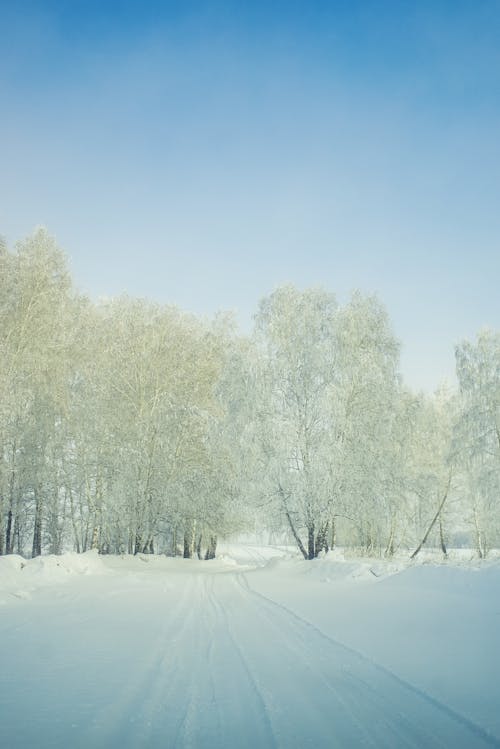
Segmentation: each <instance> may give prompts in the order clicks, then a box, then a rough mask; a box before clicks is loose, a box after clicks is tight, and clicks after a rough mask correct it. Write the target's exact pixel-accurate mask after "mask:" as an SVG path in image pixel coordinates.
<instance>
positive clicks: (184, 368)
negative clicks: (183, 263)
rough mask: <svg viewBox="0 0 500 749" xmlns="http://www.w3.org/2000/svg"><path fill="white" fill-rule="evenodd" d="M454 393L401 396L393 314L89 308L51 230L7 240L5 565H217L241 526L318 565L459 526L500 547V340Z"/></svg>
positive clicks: (446, 533) (278, 305) (3, 317)
mask: <svg viewBox="0 0 500 749" xmlns="http://www.w3.org/2000/svg"><path fill="white" fill-rule="evenodd" d="M456 357H457V375H458V380H459V385H460V392H459V393H457V394H453V393H448V392H446V391H445V390H442V391H441V392H439V393H437V394H436V395H435V396H432V397H428V396H426V397H424V396H423V395H415V394H413V393H411V392H410V391H409V390H408V389H407V388H405V387H404V385H403V383H402V382H401V377H400V375H399V370H398V366H399V364H398V360H399V345H398V342H397V341H396V340H395V338H394V335H393V333H392V331H391V328H390V324H389V321H388V319H387V314H386V312H385V310H384V308H383V306H382V305H381V304H380V302H379V301H378V300H377V299H376V298H375V297H372V296H365V295H362V294H360V293H355V294H353V295H352V297H351V299H350V300H349V301H348V302H347V303H346V304H345V305H342V306H341V305H339V304H338V303H337V301H336V299H335V297H334V296H333V295H332V294H331V293H329V292H327V291H324V290H321V289H308V290H305V291H299V290H298V289H297V288H295V287H293V286H290V285H288V286H283V287H281V288H278V289H276V290H275V291H274V292H273V293H272V294H270V295H269V296H268V297H266V298H264V299H263V300H262V301H261V302H260V305H259V308H258V311H257V314H256V326H255V332H254V334H253V335H252V336H250V337H245V336H243V335H241V334H240V333H238V331H237V329H236V327H235V325H234V322H233V321H232V319H231V318H230V317H228V316H220V317H218V318H216V319H215V320H214V321H213V322H211V323H207V322H202V321H201V320H199V319H198V318H196V317H194V316H193V315H189V314H186V313H184V312H181V311H180V310H178V309H177V308H175V307H172V306H165V305H159V304H154V303H152V302H148V301H145V300H137V299H132V298H129V297H125V296H124V297H120V298H118V299H114V300H110V301H102V302H97V303H96V302H92V301H90V300H89V299H87V298H85V297H83V296H81V295H79V294H78V293H77V292H76V291H75V289H74V287H73V285H72V282H71V279H70V276H69V273H68V270H67V266H66V260H65V257H64V254H63V253H62V252H61V251H60V250H59V249H58V247H57V245H56V244H55V242H54V240H53V239H52V238H51V237H50V235H49V234H48V233H47V232H46V231H45V230H44V229H38V230H36V231H35V232H34V233H33V234H32V235H31V236H30V237H28V238H27V239H26V240H25V241H23V242H21V243H19V244H18V245H17V246H16V247H15V248H14V250H13V251H10V250H9V249H8V248H7V247H6V245H5V243H4V242H2V241H0V554H6V553H7V554H8V553H12V552H17V553H23V554H32V555H33V556H36V555H38V554H41V553H42V552H44V551H46V552H52V553H60V552H61V551H62V550H63V549H66V548H74V549H76V550H77V551H85V550H86V549H90V548H96V549H99V550H100V551H101V552H129V553H149V552H152V551H164V552H166V553H169V554H182V555H184V556H185V557H191V556H195V555H196V556H198V557H199V558H212V557H213V556H214V555H215V550H216V546H217V540H218V538H219V537H220V536H227V535H229V534H231V533H235V532H238V531H241V530H244V529H246V528H251V527H254V525H255V524H258V525H259V526H260V527H265V526H267V527H269V528H272V529H273V530H278V529H283V530H285V531H286V532H288V534H289V536H290V538H291V539H293V540H294V542H295V543H296V545H297V547H298V549H300V551H301V553H302V554H303V556H304V557H305V558H306V559H312V558H314V557H315V556H317V555H318V554H319V553H321V552H323V551H326V550H328V549H329V548H331V547H332V546H334V545H335V543H336V541H337V539H339V541H340V542H341V543H343V544H345V545H350V546H352V547H355V548H357V549H359V550H361V551H363V552H364V553H369V554H387V555H390V554H392V553H394V552H395V551H396V550H397V549H398V548H401V547H402V548H412V549H416V550H418V548H419V547H420V546H421V545H422V544H423V543H425V542H432V543H434V544H436V543H437V544H440V545H441V547H442V549H443V551H444V552H445V551H446V547H447V543H448V539H449V537H450V535H451V534H452V532H453V531H454V530H459V531H460V532H462V533H466V532H470V533H471V534H472V536H473V538H474V542H475V545H476V548H477V551H478V553H479V554H480V555H481V556H484V555H486V554H487V552H488V549H489V548H491V546H492V545H494V544H495V543H498V540H499V536H500V511H499V509H498V508H499V502H498V498H499V492H500V337H499V334H498V333H493V332H484V333H481V334H480V335H479V336H478V338H477V341H476V342H474V343H470V342H464V343H462V344H460V346H458V347H457V349H456Z"/></svg>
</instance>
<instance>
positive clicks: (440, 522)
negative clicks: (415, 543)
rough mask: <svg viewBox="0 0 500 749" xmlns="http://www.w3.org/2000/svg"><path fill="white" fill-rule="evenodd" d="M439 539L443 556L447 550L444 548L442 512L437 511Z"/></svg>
mask: <svg viewBox="0 0 500 749" xmlns="http://www.w3.org/2000/svg"><path fill="white" fill-rule="evenodd" d="M439 541H440V543H441V551H442V552H443V554H444V556H445V557H447V556H448V551H447V549H446V543H445V540H444V528H443V514H442V513H441V512H440V513H439Z"/></svg>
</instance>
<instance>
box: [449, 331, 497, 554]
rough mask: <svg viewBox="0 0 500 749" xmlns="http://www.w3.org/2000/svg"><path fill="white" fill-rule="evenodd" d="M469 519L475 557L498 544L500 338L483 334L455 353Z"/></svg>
mask: <svg viewBox="0 0 500 749" xmlns="http://www.w3.org/2000/svg"><path fill="white" fill-rule="evenodd" d="M455 356H456V366H457V377H458V381H459V385H460V398H461V415H460V421H459V424H458V427H457V433H456V439H457V442H458V443H459V449H460V452H461V455H462V457H463V459H464V464H465V473H466V479H465V486H466V502H467V506H468V516H469V517H468V520H469V523H470V524H471V525H472V527H473V533H474V537H475V543H476V548H477V551H478V554H479V556H481V557H483V556H486V554H487V552H488V549H489V548H490V547H491V544H493V543H495V542H498V540H499V539H500V512H499V502H498V498H499V494H500V333H498V332H494V331H490V330H484V331H482V332H481V333H479V335H478V336H477V339H476V341H475V342H474V343H473V342H470V341H464V342H463V343H461V344H460V345H458V346H457V347H456V349H455Z"/></svg>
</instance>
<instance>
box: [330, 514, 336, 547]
mask: <svg viewBox="0 0 500 749" xmlns="http://www.w3.org/2000/svg"><path fill="white" fill-rule="evenodd" d="M336 543H337V524H336V522H335V515H333V516H332V523H331V531H330V549H334V548H335V545H336Z"/></svg>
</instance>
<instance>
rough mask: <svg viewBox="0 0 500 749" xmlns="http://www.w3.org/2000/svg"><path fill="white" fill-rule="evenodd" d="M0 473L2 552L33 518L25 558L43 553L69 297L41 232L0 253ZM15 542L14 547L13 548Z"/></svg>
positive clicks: (63, 273)
mask: <svg viewBox="0 0 500 749" xmlns="http://www.w3.org/2000/svg"><path fill="white" fill-rule="evenodd" d="M2 265H3V266H4V268H6V269H7V278H8V281H7V289H6V295H5V297H4V298H3V302H2V306H1V311H0V314H1V315H2V318H3V320H2V322H3V325H2V326H1V327H2V333H1V335H2V344H1V347H2V353H3V372H4V374H3V377H2V383H3V387H2V427H1V433H2V439H3V456H2V457H3V464H4V466H3V471H2V473H3V474H5V472H7V475H8V509H7V519H6V529H5V550H6V551H7V552H10V551H12V550H13V543H14V537H15V536H16V535H17V537H18V539H19V541H20V533H21V524H22V523H24V521H25V520H26V518H27V515H28V514H29V515H31V516H32V533H33V536H32V554H33V556H36V555H38V554H40V553H41V551H42V543H43V533H44V523H45V520H46V516H47V508H48V507H49V505H50V504H51V503H56V504H57V503H58V501H59V479H58V476H57V474H58V470H59V452H60V451H59V448H60V440H59V431H60V426H61V423H62V421H63V419H64V417H65V410H66V406H67V394H68V389H67V387H68V379H67V371H68V362H69V359H70V349H71V344H72V341H71V333H70V328H69V327H68V319H70V318H71V307H72V303H73V293H72V287H71V280H70V277H69V274H68V270H67V267H66V261H65V257H64V255H63V253H62V252H61V251H60V250H59V249H58V247H57V245H56V244H55V241H54V239H53V238H52V237H51V236H50V235H49V234H48V233H47V231H46V230H45V229H37V230H36V231H35V232H34V233H33V234H32V235H31V236H30V237H28V238H27V239H26V240H25V241H23V242H21V243H19V244H18V245H17V247H16V250H15V252H14V253H13V254H11V255H10V257H7V255H6V253H5V250H4V251H3V252H2ZM19 546H21V544H20V543H19V542H18V547H19Z"/></svg>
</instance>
